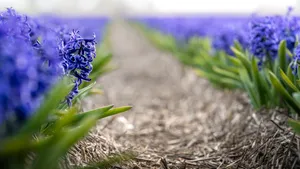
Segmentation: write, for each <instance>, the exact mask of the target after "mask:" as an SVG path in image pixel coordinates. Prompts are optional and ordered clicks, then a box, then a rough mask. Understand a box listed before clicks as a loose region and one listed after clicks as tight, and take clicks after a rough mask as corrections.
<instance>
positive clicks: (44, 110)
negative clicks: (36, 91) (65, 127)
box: [20, 79, 71, 134]
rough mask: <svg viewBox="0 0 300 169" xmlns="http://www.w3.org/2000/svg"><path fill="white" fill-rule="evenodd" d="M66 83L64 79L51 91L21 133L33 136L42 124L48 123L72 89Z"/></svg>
mask: <svg viewBox="0 0 300 169" xmlns="http://www.w3.org/2000/svg"><path fill="white" fill-rule="evenodd" d="M66 82H67V81H66V79H63V80H62V81H61V82H59V83H58V84H57V85H56V86H55V87H54V88H53V89H52V90H51V92H50V93H49V94H48V96H47V97H46V99H45V101H44V102H43V104H42V105H41V107H40V108H39V110H38V111H37V112H36V113H35V114H34V115H33V116H32V117H31V118H30V120H28V121H27V123H26V124H25V125H24V127H23V128H22V129H21V130H20V133H22V134H25V133H30V134H32V133H33V132H35V131H37V130H39V129H40V127H41V126H42V124H44V123H45V122H46V120H47V118H48V116H49V115H50V113H51V112H52V111H53V110H54V109H56V108H57V107H58V106H59V104H60V103H61V102H62V101H63V100H64V98H65V97H66V96H67V94H68V93H69V92H70V90H71V87H70V86H69V85H66V84H67V83H66Z"/></svg>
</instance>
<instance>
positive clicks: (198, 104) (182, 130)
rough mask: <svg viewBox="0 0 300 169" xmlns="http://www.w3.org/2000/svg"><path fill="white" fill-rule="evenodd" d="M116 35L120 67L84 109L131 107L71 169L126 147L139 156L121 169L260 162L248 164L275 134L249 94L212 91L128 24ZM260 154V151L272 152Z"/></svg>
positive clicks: (82, 148)
mask: <svg viewBox="0 0 300 169" xmlns="http://www.w3.org/2000/svg"><path fill="white" fill-rule="evenodd" d="M111 29H112V30H111V44H112V52H113V55H114V63H116V64H117V65H118V66H119V68H118V69H117V70H116V71H114V72H112V73H109V74H108V75H106V76H104V77H103V78H101V79H99V84H101V86H102V87H103V89H104V91H105V95H104V96H100V97H94V98H92V99H93V102H89V103H92V104H88V105H87V107H89V108H91V107H99V106H101V105H107V104H115V105H116V106H122V105H133V107H134V108H133V109H132V110H131V111H129V112H126V113H124V114H122V115H118V116H116V117H114V118H108V119H105V120H102V121H101V122H100V123H99V125H98V126H97V127H96V129H95V130H94V131H93V132H92V133H91V135H90V136H89V137H88V138H87V139H86V140H85V141H84V144H81V145H79V146H78V147H77V149H76V150H75V151H74V152H73V156H74V157H76V161H73V163H80V164H83V163H84V162H85V161H90V160H91V159H95V158H96V157H102V155H103V154H109V153H113V152H118V151H123V150H127V149H129V150H135V151H137V152H138V153H139V154H140V155H139V156H138V158H136V159H135V160H134V161H133V162H132V163H130V164H128V165H127V166H126V167H125V166H122V167H121V168H134V167H135V168H159V167H162V166H165V167H166V168H167V167H170V168H172V167H173V168H180V167H181V168H182V169H184V168H218V167H221V168H223V167H225V166H230V165H232V166H235V167H238V168H247V166H255V165H257V164H259V163H263V162H259V161H258V162H257V158H260V157H258V156H256V154H255V153H254V155H253V154H252V156H253V157H252V158H253V160H252V159H251V160H249V159H247V158H250V156H251V153H252V152H253V151H254V149H255V148H256V147H259V146H261V145H263V144H264V143H265V142H264V141H265V140H264V139H267V138H264V137H262V138H260V135H261V133H264V132H265V131H266V132H269V131H271V132H270V133H271V135H272V134H273V133H274V132H276V131H277V128H276V127H274V126H275V125H273V124H267V123H266V124H263V125H261V124H262V121H263V119H262V120H258V119H260V118H257V114H255V113H253V112H252V110H251V108H250V106H249V104H248V102H247V99H245V98H246V97H245V96H244V94H241V93H240V92H234V93H233V92H229V91H224V90H222V91H221V90H218V89H215V88H213V87H212V86H211V85H210V84H209V83H208V82H207V81H206V80H203V79H200V78H198V77H197V76H196V75H195V74H194V72H193V71H191V70H186V69H183V67H182V66H181V64H180V63H178V62H177V61H176V59H174V58H173V57H172V56H170V55H169V54H166V53H163V52H161V51H158V50H157V49H155V48H154V47H153V46H152V45H150V44H149V42H148V41H147V40H146V39H145V38H144V37H142V36H141V34H140V33H139V32H137V31H135V30H133V29H132V28H131V27H130V26H129V25H127V24H124V23H122V22H119V23H115V24H114V25H113V26H112V28H111ZM274 117H275V116H274ZM274 117H273V118H274ZM275 118H276V117H275ZM264 119H267V121H269V117H265V118H264ZM267 126H272V127H267ZM254 136H257V138H255V137H254ZM247 137H249V139H248V138H247ZM287 139H288V138H287ZM254 142H255V143H256V144H255V145H251V144H253V143H254ZM260 148H261V150H256V151H257V152H260V151H268V148H265V149H264V148H263V147H262V146H261V147H260ZM252 149H253V151H252ZM270 151H271V150H270ZM272 151H273V150H272ZM263 155H264V154H263ZM267 158H272V157H269V156H267ZM162 159H163V160H162ZM164 159H165V160H166V161H165V160H164ZM255 160H256V161H255Z"/></svg>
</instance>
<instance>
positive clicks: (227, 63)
mask: <svg viewBox="0 0 300 169" xmlns="http://www.w3.org/2000/svg"><path fill="white" fill-rule="evenodd" d="M136 21H138V23H139V24H135V26H137V27H138V28H139V29H141V30H142V31H143V32H144V33H145V35H146V36H147V37H148V38H149V39H150V40H151V41H152V42H153V43H154V44H155V45H157V47H158V48H160V49H163V50H168V51H170V52H172V53H173V54H174V56H176V57H177V58H178V59H179V60H181V61H182V62H183V63H184V64H186V65H188V66H191V67H193V68H195V70H196V72H197V73H198V74H199V75H201V76H203V77H205V78H207V79H209V80H210V81H211V82H212V83H213V84H214V85H217V86H219V87H226V88H231V89H242V90H244V91H246V92H247V93H248V96H249V98H250V100H251V103H252V105H253V107H254V108H255V109H262V108H275V107H281V108H286V109H287V110H288V111H289V112H290V113H289V117H290V120H289V121H288V123H289V125H290V126H292V128H293V129H294V130H295V131H296V132H297V133H299V134H300V121H298V115H299V114H300V83H299V82H300V71H298V69H299V61H300V45H298V37H299V35H300V19H299V18H298V17H297V16H293V15H292V9H291V8H289V9H288V12H287V13H286V14H285V15H274V16H259V15H252V16H250V17H249V16H241V17H222V16H202V17H186V18H185V17H165V18H155V17H152V18H134V22H135V23H136Z"/></svg>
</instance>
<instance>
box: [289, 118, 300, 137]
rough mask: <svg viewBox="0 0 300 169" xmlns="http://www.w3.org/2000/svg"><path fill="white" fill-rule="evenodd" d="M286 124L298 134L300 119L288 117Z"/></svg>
mask: <svg viewBox="0 0 300 169" xmlns="http://www.w3.org/2000/svg"><path fill="white" fill-rule="evenodd" d="M288 124H289V126H291V127H292V129H293V130H294V131H295V132H296V133H297V134H300V121H296V120H293V119H289V120H288Z"/></svg>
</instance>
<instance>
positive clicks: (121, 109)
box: [99, 106, 132, 119]
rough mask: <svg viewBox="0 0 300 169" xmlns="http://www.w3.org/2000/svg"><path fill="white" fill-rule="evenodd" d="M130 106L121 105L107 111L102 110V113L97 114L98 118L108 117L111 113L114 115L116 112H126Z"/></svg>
mask: <svg viewBox="0 0 300 169" xmlns="http://www.w3.org/2000/svg"><path fill="white" fill-rule="evenodd" d="M131 108H132V107H131V106H123V107H117V108H113V109H110V110H109V111H107V112H104V113H103V114H101V115H100V116H99V119H103V118H105V117H109V116H112V115H116V114H120V113H123V112H126V111H128V110H130V109H131Z"/></svg>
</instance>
